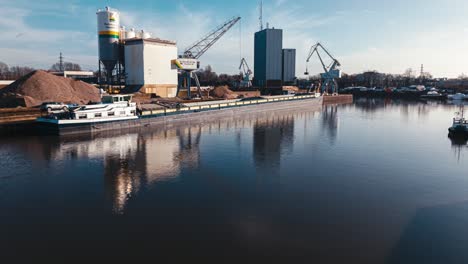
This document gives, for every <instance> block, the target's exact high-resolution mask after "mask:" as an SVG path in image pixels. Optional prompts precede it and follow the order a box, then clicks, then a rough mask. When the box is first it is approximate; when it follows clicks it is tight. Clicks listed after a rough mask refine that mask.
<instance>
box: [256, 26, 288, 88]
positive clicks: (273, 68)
mask: <svg viewBox="0 0 468 264" xmlns="http://www.w3.org/2000/svg"><path fill="white" fill-rule="evenodd" d="M254 46H255V48H254V53H255V54H254V74H255V77H254V84H255V86H258V87H260V88H279V89H281V87H282V85H283V84H282V79H283V76H282V75H283V59H282V57H283V30H282V29H274V28H271V29H270V28H267V29H264V30H262V31H259V32H257V33H255V45H254Z"/></svg>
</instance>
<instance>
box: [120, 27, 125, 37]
mask: <svg viewBox="0 0 468 264" xmlns="http://www.w3.org/2000/svg"><path fill="white" fill-rule="evenodd" d="M126 36H127V30H126V29H125V27H121V28H120V34H119V39H125V38H126Z"/></svg>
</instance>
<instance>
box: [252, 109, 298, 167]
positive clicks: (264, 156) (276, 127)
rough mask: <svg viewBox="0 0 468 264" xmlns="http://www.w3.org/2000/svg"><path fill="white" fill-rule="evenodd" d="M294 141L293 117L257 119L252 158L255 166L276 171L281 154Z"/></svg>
mask: <svg viewBox="0 0 468 264" xmlns="http://www.w3.org/2000/svg"><path fill="white" fill-rule="evenodd" d="M293 143H294V117H292V116H280V117H273V118H267V119H259V120H257V121H256V123H255V125H254V150H253V153H254V160H255V164H256V166H257V168H260V169H266V170H267V171H270V170H271V171H272V172H273V171H274V172H276V173H277V172H278V170H277V169H278V168H279V167H280V162H281V155H282V154H283V153H284V152H285V151H288V150H291V148H292V146H293Z"/></svg>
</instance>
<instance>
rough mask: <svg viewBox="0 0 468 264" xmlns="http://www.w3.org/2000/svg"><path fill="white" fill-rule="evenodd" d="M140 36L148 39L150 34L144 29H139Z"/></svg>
mask: <svg viewBox="0 0 468 264" xmlns="http://www.w3.org/2000/svg"><path fill="white" fill-rule="evenodd" d="M141 38H142V39H149V38H151V34H150V33H148V32H146V31H144V30H142V31H141Z"/></svg>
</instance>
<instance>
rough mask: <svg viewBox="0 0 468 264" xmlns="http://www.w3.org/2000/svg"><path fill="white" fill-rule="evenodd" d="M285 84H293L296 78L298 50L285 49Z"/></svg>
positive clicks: (283, 77) (283, 76)
mask: <svg viewBox="0 0 468 264" xmlns="http://www.w3.org/2000/svg"><path fill="white" fill-rule="evenodd" d="M282 79H283V84H293V83H294V81H295V80H296V50H295V49H283V75H282Z"/></svg>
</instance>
